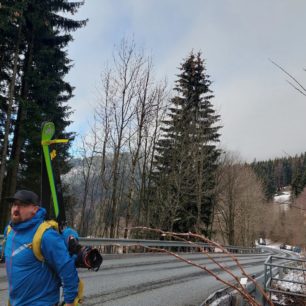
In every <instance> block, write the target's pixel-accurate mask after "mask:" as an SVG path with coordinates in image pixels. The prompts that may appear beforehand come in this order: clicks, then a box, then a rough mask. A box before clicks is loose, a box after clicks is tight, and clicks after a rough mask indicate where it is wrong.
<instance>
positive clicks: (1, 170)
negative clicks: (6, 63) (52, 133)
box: [0, 26, 21, 230]
mask: <svg viewBox="0 0 306 306" xmlns="http://www.w3.org/2000/svg"><path fill="white" fill-rule="evenodd" d="M20 40H21V26H19V30H18V38H17V43H16V49H15V54H14V64H13V74H12V79H11V82H10V85H9V96H8V109H7V115H6V121H5V128H4V139H3V147H2V155H1V164H0V202H1V200H2V193H3V181H4V176H5V171H6V158H7V149H8V142H9V133H10V125H11V115H12V109H13V100H14V99H13V98H14V92H15V84H16V75H17V63H18V58H19V45H20ZM3 202H4V201H3ZM6 206H7V205H4V203H3V205H1V206H0V216H5V215H6ZM5 221H6V220H4V218H1V224H0V229H1V230H2V228H3V226H4V223H5Z"/></svg>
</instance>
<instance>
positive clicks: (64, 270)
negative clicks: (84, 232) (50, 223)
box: [4, 190, 79, 306]
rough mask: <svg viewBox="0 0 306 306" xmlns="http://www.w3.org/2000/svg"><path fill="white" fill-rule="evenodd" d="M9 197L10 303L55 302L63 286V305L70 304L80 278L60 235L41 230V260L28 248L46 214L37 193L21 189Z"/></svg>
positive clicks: (42, 305)
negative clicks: (42, 258) (42, 232)
mask: <svg viewBox="0 0 306 306" xmlns="http://www.w3.org/2000/svg"><path fill="white" fill-rule="evenodd" d="M8 200H9V202H10V203H11V222H10V227H11V230H10V231H9V233H8V234H7V235H6V242H5V249H4V256H5V263H6V271H7V277H8V281H9V301H10V305H11V306H29V305H31V306H54V305H58V303H59V300H60V287H61V286H63V293H64V300H65V305H66V306H73V302H74V299H75V298H76V296H77V294H78V284H79V278H78V274H77V270H76V268H75V264H74V259H73V258H72V257H71V256H70V255H69V252H68V250H67V247H66V245H65V242H64V239H63V237H62V236H61V235H60V234H59V233H58V232H57V231H56V230H54V229H52V228H50V229H48V230H46V231H45V232H44V234H43V236H42V240H41V253H42V255H43V257H44V260H43V261H39V260H38V259H37V258H36V257H35V255H34V253H33V251H32V248H31V247H32V241H33V237H34V234H35V233H36V230H37V228H38V227H39V225H40V224H41V223H42V222H44V219H45V215H46V210H45V209H44V208H42V207H40V202H39V198H38V196H37V195H36V194H35V193H34V192H32V191H28V190H20V191H17V192H16V193H15V195H14V196H13V197H11V198H8Z"/></svg>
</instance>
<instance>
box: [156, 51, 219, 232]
mask: <svg viewBox="0 0 306 306" xmlns="http://www.w3.org/2000/svg"><path fill="white" fill-rule="evenodd" d="M180 70H181V73H180V74H179V75H178V77H179V78H178V80H177V81H176V86H175V88H174V90H175V91H176V93H177V95H176V96H175V97H174V98H172V100H171V102H172V106H171V108H170V109H169V114H168V115H169V116H168V117H169V118H168V119H167V120H165V121H164V122H163V128H162V131H163V135H162V138H160V139H159V141H158V144H157V152H158V154H157V155H156V156H155V160H156V161H155V169H156V170H155V173H154V177H153V179H154V181H155V190H154V194H155V197H154V200H155V205H156V206H155V208H156V212H157V213H156V216H158V221H157V222H155V223H158V226H161V227H162V228H164V229H170V230H174V231H179V232H187V231H196V232H202V233H204V234H206V235H209V234H210V233H209V232H210V225H211V222H212V212H213V207H214V203H215V194H214V188H215V177H214V175H215V170H216V168H217V160H218V157H219V155H220V151H219V149H217V148H216V143H217V142H218V141H219V136H220V134H219V133H218V130H219V129H220V127H219V126H217V125H216V124H217V122H218V121H219V116H218V115H216V114H215V111H214V109H213V106H212V104H211V99H212V98H213V95H212V92H211V90H210V88H209V87H210V84H211V82H210V80H209V76H208V75H207V74H206V73H205V66H204V61H203V60H202V58H201V54H200V53H198V54H194V53H191V54H190V56H189V57H188V58H187V59H186V60H185V61H184V63H183V64H182V65H181V67H180ZM162 216H163V217H162Z"/></svg>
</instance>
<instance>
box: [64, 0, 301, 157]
mask: <svg viewBox="0 0 306 306" xmlns="http://www.w3.org/2000/svg"><path fill="white" fill-rule="evenodd" d="M74 18H77V19H83V18H88V19H89V22H88V24H87V26H86V27H85V28H83V29H80V30H78V31H77V32H76V33H74V39H75V40H74V42H73V43H71V44H70V45H69V48H68V53H69V57H70V58H71V59H72V60H73V61H74V67H73V68H72V69H71V71H70V73H69V75H68V77H67V79H68V80H69V81H70V82H71V84H72V85H73V86H75V87H76V89H75V92H74V94H75V97H74V98H73V99H71V104H70V105H71V106H72V108H73V109H74V111H75V112H74V114H73V116H72V117H71V119H72V120H73V121H74V123H73V124H72V125H71V127H70V129H71V130H73V131H76V132H77V133H80V134H82V133H84V132H86V130H87V129H88V126H89V123H88V122H89V121H90V118H92V109H93V107H94V104H95V103H96V101H97V98H96V96H97V94H96V88H97V87H98V86H99V81H100V75H101V73H102V71H103V69H104V67H105V65H106V63H107V62H111V61H112V51H113V50H114V46H115V45H118V44H119V42H120V40H121V39H122V38H124V37H128V38H129V37H134V40H135V42H136V44H137V46H138V47H139V48H144V49H145V50H146V51H147V53H148V54H152V57H153V63H154V70H155V76H156V78H157V79H163V78H164V77H166V78H167V79H168V81H169V85H170V87H171V88H172V87H173V82H174V80H175V79H176V77H175V76H176V74H177V73H178V69H177V68H178V67H179V64H180V63H181V62H182V60H183V59H184V58H186V56H188V54H189V53H190V51H191V50H194V51H201V52H202V53H203V57H204V58H205V60H206V68H207V73H208V74H209V75H210V77H211V80H212V82H213V85H212V89H213V91H214V94H215V98H214V101H213V103H214V107H215V110H216V111H217V112H218V113H219V114H220V116H221V124H222V125H223V128H222V130H221V133H222V137H221V146H222V147H223V148H225V149H227V150H231V151H236V152H239V154H240V156H241V157H242V158H243V159H245V160H248V161H252V160H253V159H255V158H256V159H257V160H263V159H269V158H274V157H283V156H287V155H288V154H289V155H295V154H300V153H302V152H305V151H306V97H305V96H302V95H301V94H299V93H298V92H297V91H295V90H294V89H293V88H292V87H290V85H289V84H288V83H287V82H286V79H287V77H286V75H285V74H284V73H282V72H281V71H280V70H279V69H277V68H276V67H275V66H274V65H273V64H272V63H271V62H270V61H269V59H272V60H274V61H275V62H277V63H278V64H280V65H281V66H283V67H284V68H285V69H286V70H287V71H288V72H290V73H291V74H292V75H294V76H295V77H296V78H297V79H299V80H300V82H301V83H303V84H305V86H306V72H305V71H304V70H303V69H304V68H306V26H305V25H306V1H304V0H294V1H293V0H256V1H255V0H254V1H251V0H87V1H85V4H84V6H83V7H81V8H80V10H79V13H78V14H77V15H76V16H75V17H74Z"/></svg>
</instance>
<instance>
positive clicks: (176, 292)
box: [0, 254, 268, 306]
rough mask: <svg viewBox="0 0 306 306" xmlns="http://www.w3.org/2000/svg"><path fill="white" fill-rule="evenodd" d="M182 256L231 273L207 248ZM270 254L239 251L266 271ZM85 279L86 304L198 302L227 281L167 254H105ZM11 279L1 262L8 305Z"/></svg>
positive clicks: (1, 288)
mask: <svg viewBox="0 0 306 306" xmlns="http://www.w3.org/2000/svg"><path fill="white" fill-rule="evenodd" d="M182 256H183V257H184V258H186V259H188V260H191V261H193V262H195V263H196V264H200V265H205V266H206V267H207V268H208V269H210V270H212V271H213V272H214V273H216V274H217V275H218V276H219V277H220V278H223V279H231V278H230V277H229V276H228V274H227V273H225V272H223V271H222V270H221V269H220V268H219V267H218V266H217V265H216V264H214V263H212V261H211V260H210V259H208V258H207V257H206V256H205V255H203V254H184V255H182ZM213 256H214V258H215V259H216V260H217V261H218V262H219V263H221V264H222V265H226V266H227V267H228V268H230V269H231V270H232V271H233V272H234V273H235V274H236V275H237V276H241V272H240V271H239V268H237V265H236V264H235V263H234V262H233V261H232V260H230V259H228V258H225V257H224V255H222V254H213ZM267 256H268V255H267V254H261V255H244V256H239V257H238V259H239V261H240V263H241V264H242V265H243V266H244V267H245V269H246V270H247V272H248V273H250V274H257V273H260V272H261V271H263V268H264V261H265V259H266V258H267ZM79 275H80V277H81V278H82V279H83V280H84V282H85V299H84V303H83V305H84V306H85V305H86V306H87V305H88V306H93V305H97V306H98V305H104V306H123V305H124V306H141V305H144V306H163V305H165V306H191V305H196V306H199V305H200V304H201V303H202V302H203V300H205V299H206V298H207V297H208V296H209V295H210V294H211V293H213V292H215V291H216V290H218V289H220V288H222V287H224V285H223V284H221V283H220V282H219V281H217V280H216V279H215V278H214V277H212V276H211V275H209V274H208V273H207V272H205V271H203V270H201V269H199V268H197V267H193V266H190V265H188V264H186V263H184V262H180V261H178V260H177V259H176V258H174V257H171V256H169V255H163V254H153V255H152V254H146V255H136V254H135V255H120V256H114V255H113V256H111V255H109V256H107V255H106V256H105V257H104V263H103V266H102V268H101V270H100V271H98V272H92V271H87V270H85V271H84V270H80V271H79ZM6 299H7V283H6V276H5V270H4V266H3V265H1V266H0V300H1V304H0V305H1V306H6V305H7V304H6Z"/></svg>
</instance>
